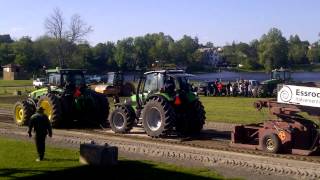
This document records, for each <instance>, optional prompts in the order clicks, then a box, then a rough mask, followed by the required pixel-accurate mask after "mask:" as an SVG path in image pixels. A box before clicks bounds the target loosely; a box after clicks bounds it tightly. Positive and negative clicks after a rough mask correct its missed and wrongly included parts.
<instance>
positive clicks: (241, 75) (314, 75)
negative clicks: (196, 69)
mask: <svg viewBox="0 0 320 180" xmlns="http://www.w3.org/2000/svg"><path fill="white" fill-rule="evenodd" d="M194 75H195V76H194V77H192V78H191V79H192V80H199V81H214V80H216V79H217V78H218V79H221V80H222V81H236V80H238V79H246V80H251V79H252V80H258V81H264V80H267V79H270V74H268V73H264V72H229V71H222V72H218V73H205V74H194ZM291 77H292V78H293V80H294V81H300V82H319V81H320V72H295V73H291ZM136 79H139V76H138V75H136ZM125 80H126V81H133V80H134V74H133V73H127V74H125Z"/></svg>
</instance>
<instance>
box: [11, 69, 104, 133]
mask: <svg viewBox="0 0 320 180" xmlns="http://www.w3.org/2000/svg"><path fill="white" fill-rule="evenodd" d="M84 72H85V71H84V70H80V69H59V68H56V69H51V70H47V71H46V73H47V82H48V86H47V87H44V88H41V89H38V90H36V91H33V92H31V93H30V94H29V98H27V99H26V100H24V101H21V102H20V101H19V102H17V103H16V104H15V106H14V120H15V123H16V124H18V125H25V124H27V123H28V121H29V119H30V116H31V115H32V114H33V113H34V112H35V109H36V107H37V106H38V107H42V108H43V109H44V113H45V114H46V115H47V116H48V118H49V120H50V122H51V123H52V125H53V127H65V126H67V127H69V126H72V125H73V123H75V122H79V123H81V124H92V125H94V124H95V125H101V126H107V118H108V114H109V103H108V99H107V97H106V96H105V95H103V94H99V93H97V92H95V91H93V90H90V89H89V88H87V86H86V84H85V78H84Z"/></svg>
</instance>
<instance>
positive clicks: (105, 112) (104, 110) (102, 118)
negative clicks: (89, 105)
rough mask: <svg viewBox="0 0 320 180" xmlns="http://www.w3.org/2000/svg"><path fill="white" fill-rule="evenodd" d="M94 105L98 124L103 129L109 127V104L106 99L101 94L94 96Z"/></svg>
mask: <svg viewBox="0 0 320 180" xmlns="http://www.w3.org/2000/svg"><path fill="white" fill-rule="evenodd" d="M95 98H96V101H95V102H96V103H98V104H96V105H95V107H96V108H97V109H98V111H97V112H96V113H97V118H98V122H97V123H98V124H99V125H100V126H102V127H103V128H106V127H108V126H109V121H108V116H109V110H110V107H109V102H108V98H107V97H106V96H105V95H103V94H98V93H97V94H96V95H95Z"/></svg>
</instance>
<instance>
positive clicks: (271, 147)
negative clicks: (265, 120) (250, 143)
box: [262, 134, 281, 154]
mask: <svg viewBox="0 0 320 180" xmlns="http://www.w3.org/2000/svg"><path fill="white" fill-rule="evenodd" d="M262 149H263V150H264V151H266V152H269V153H275V154H276V153H279V152H280V150H281V141H280V139H279V137H278V136H277V135H276V134H267V135H265V136H263V138H262Z"/></svg>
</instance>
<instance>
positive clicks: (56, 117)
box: [38, 94, 63, 127]
mask: <svg viewBox="0 0 320 180" xmlns="http://www.w3.org/2000/svg"><path fill="white" fill-rule="evenodd" d="M38 107H42V108H43V109H44V114H45V115H47V116H48V118H49V120H50V122H51V124H52V126H53V127H60V126H62V125H63V123H62V111H61V104H60V101H59V99H58V97H57V96H55V95H54V94H47V95H44V96H41V97H40V99H39V101H38Z"/></svg>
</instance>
